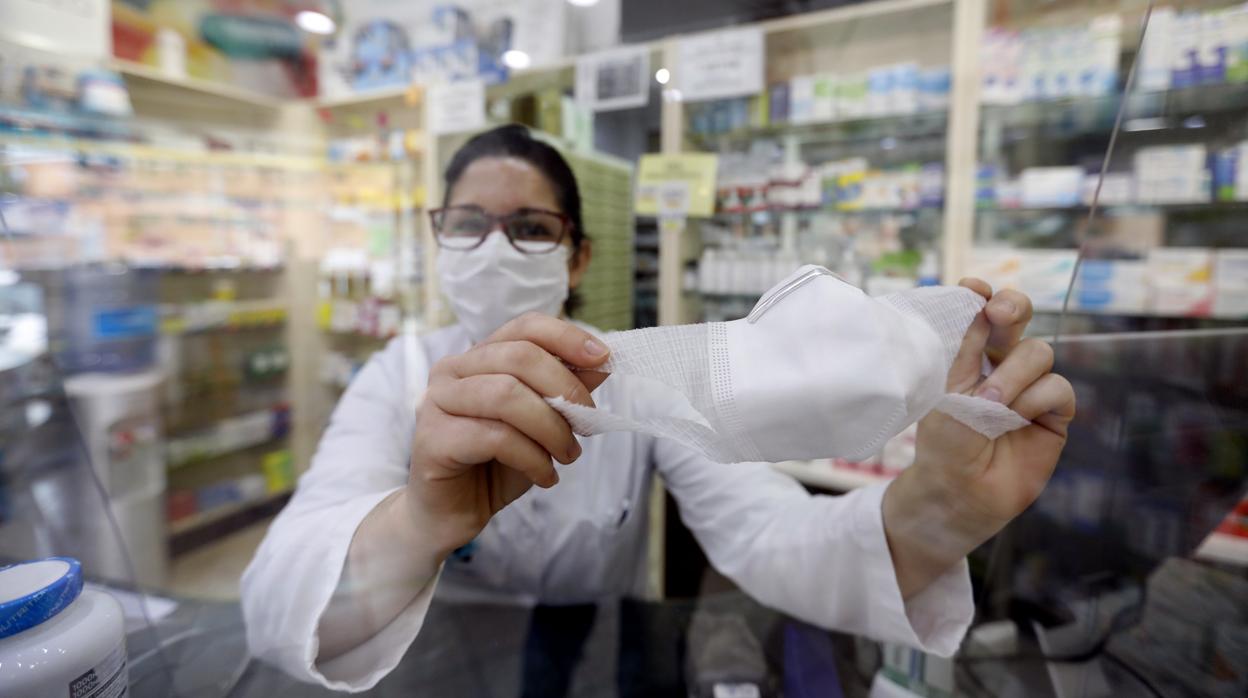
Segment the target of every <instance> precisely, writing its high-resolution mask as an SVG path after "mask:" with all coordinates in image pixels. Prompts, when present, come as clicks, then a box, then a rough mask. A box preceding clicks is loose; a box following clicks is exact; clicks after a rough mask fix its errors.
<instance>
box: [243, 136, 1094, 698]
mask: <svg viewBox="0 0 1248 698" xmlns="http://www.w3.org/2000/svg"><path fill="white" fill-rule="evenodd" d="M446 180H447V200H446V202H445V203H446V206H445V208H443V209H440V210H439V211H436V212H434V214H433V223H434V227H435V230H436V236H437V239H438V244H439V247H440V249H439V259H438V273H439V276H440V279H441V281H442V286H443V290H444V292H445V293H446V294H447V297H448V300H449V302H450V303H451V305H452V306H453V308H454V310H455V312H456V315H457V316H458V319H459V324H457V325H455V326H453V327H450V328H447V329H444V330H441V331H437V332H434V333H432V334H430V335H428V336H425V337H422V338H420V339H416V338H414V337H409V338H400V339H396V340H394V341H393V342H391V343H390V345H389V346H388V347H387V348H386V349H385V350H384V351H382V352H380V353H378V354H377V355H376V356H374V357H373V358H372V359H371V360H370V361H369V362H368V364H367V365H366V366H365V367H364V369H363V370H362V371H361V372H360V374H359V376H358V377H357V378H356V379H355V380H354V381H353V382H352V384H351V386H350V388H349V389H348V390H347V392H346V394H345V395H344V396H343V398H342V401H341V403H340V404H339V405H338V407H337V408H336V410H335V411H334V414H333V418H332V421H331V423H330V426H329V427H328V429H327V431H326V432H325V435H324V437H323V439H322V441H321V444H320V447H319V449H318V451H317V453H316V456H315V458H314V459H313V461H312V465H311V468H310V470H309V471H308V472H307V474H305V475H304V476H303V478H302V479H301V480H300V482H299V487H298V489H297V491H296V493H295V495H294V497H293V499H292V500H291V502H290V504H289V505H288V506H287V507H286V509H285V510H284V511H283V512H282V513H281V515H279V516H278V517H277V519H276V520H275V521H274V523H273V525H272V527H271V528H270V530H269V533H268V536H267V537H266V538H265V540H264V542H263V544H262V545H261V546H260V549H259V550H258V551H257V553H256V556H255V559H254V560H253V561H252V562H251V565H250V566H249V567H248V569H247V571H246V573H245V574H244V576H243V583H242V592H243V610H244V613H245V617H246V621H247V637H248V641H249V643H250V646H251V649H252V651H253V652H254V653H255V654H256V655H257V656H259V657H260V658H262V659H264V660H266V661H269V662H271V663H273V664H276V665H278V666H280V667H282V668H283V669H285V670H286V671H287V672H289V673H290V674H292V675H294V676H296V677H299V678H301V679H304V680H307V681H312V682H318V683H321V684H323V685H326V686H329V687H332V688H336V689H343V690H363V689H366V688H368V687H371V686H372V685H374V684H375V683H376V682H377V681H379V680H380V679H381V678H382V677H383V676H385V675H386V674H387V673H388V672H389V671H390V670H392V669H393V668H394V667H395V665H396V664H397V663H398V662H399V660H400V658H401V657H402V656H403V654H404V652H405V651H406V650H407V648H408V646H409V645H410V644H411V643H412V641H413V640H414V638H415V637H416V636H417V634H419V633H420V632H422V630H421V626H422V622H423V620H424V618H425V614H426V611H427V609H428V608H429V604H430V602H431V601H432V600H433V598H434V597H435V595H437V596H438V597H440V598H441V597H446V598H452V597H455V598H464V599H481V600H511V601H515V602H517V603H525V604H534V603H548V604H565V603H566V604H570V603H579V602H586V601H592V600H594V599H600V598H608V597H612V596H628V595H635V594H638V593H639V592H640V591H641V589H642V579H643V572H644V570H643V568H644V565H643V561H644V542H645V538H646V536H645V529H646V521H647V515H646V507H647V503H648V501H649V498H648V496H647V493H648V492H649V487H650V485H651V481H652V478H654V477H655V476H656V475H657V476H658V477H661V478H662V480H663V483H664V485H665V486H666V487H667V489H668V491H669V492H671V494H672V495H673V497H674V498H675V499H676V502H677V503H678V505H679V508H680V514H681V518H682V519H683V520H684V522H685V524H686V525H687V526H688V527H689V528H690V529H691V530H692V531H693V533H694V535H695V536H696V537H697V539H698V541H699V543H700V544H701V545H702V547H703V548H704V549H705V551H706V554H707V556H708V558H709V559H710V561H711V563H712V564H713V565H714V566H715V568H716V569H718V570H719V571H721V572H722V573H724V574H725V575H727V576H728V577H729V578H731V579H732V580H734V581H735V582H736V583H737V584H738V585H740V587H741V588H742V589H743V590H745V591H746V592H747V593H749V594H751V595H752V596H753V597H755V598H756V599H758V600H759V601H760V602H762V603H764V604H766V605H768V606H772V607H774V608H776V609H779V610H781V611H783V612H785V613H788V614H791V615H793V616H795V617H798V618H802V619H804V620H807V621H809V622H811V623H815V624H818V625H822V626H825V627H828V628H834V629H837V630H841V631H845V632H850V633H858V634H862V635H866V636H870V637H873V638H878V639H882V640H889V641H893V642H899V643H906V644H909V645H912V646H915V647H919V648H922V649H924V650H926V651H928V652H933V653H937V654H941V655H949V654H951V653H953V652H954V651H955V650H956V649H957V647H958V645H959V643H960V641H961V639H962V636H963V634H964V633H965V631H966V629H967V626H968V624H969V623H970V621H971V617H972V612H973V603H972V599H971V587H970V581H969V576H968V572H967V567H966V563H965V559H964V558H965V556H966V554H967V553H968V552H969V551H970V550H972V549H973V548H975V547H976V546H977V545H979V544H981V543H982V542H984V541H985V540H987V539H988V538H989V537H991V536H992V535H993V534H995V533H996V532H997V531H998V530H1000V529H1001V527H1003V526H1004V525H1005V524H1006V523H1007V522H1008V521H1009V520H1010V519H1012V518H1013V517H1014V516H1016V515H1018V514H1019V513H1020V512H1021V511H1022V510H1023V509H1024V508H1026V507H1027V506H1028V505H1029V504H1030V503H1031V502H1032V501H1033V500H1034V499H1035V498H1036V497H1037V496H1038V495H1039V493H1040V491H1041V489H1042V488H1043V487H1044V484H1045V483H1046V482H1047V480H1048V478H1049V476H1050V474H1051V473H1052V470H1053V467H1054V465H1055V464H1056V462H1057V458H1058V455H1059V453H1060V451H1061V449H1062V447H1063V445H1064V443H1065V439H1066V427H1067V425H1068V423H1069V421H1070V419H1071V417H1072V416H1073V414H1074V395H1073V392H1072V391H1071V388H1070V385H1069V383H1067V382H1066V381H1065V380H1064V379H1062V378H1061V377H1060V376H1058V375H1056V374H1053V373H1051V367H1052V350H1051V349H1050V348H1049V347H1048V345H1047V344H1044V343H1043V342H1038V341H1034V340H1024V341H1020V336H1021V334H1022V330H1023V328H1024V327H1025V325H1026V324H1027V322H1028V320H1029V319H1030V316H1031V308H1030V304H1029V303H1028V301H1027V299H1026V298H1025V297H1024V296H1021V295H1020V294H1016V293H1011V292H1003V293H998V294H996V295H995V296H992V297H991V300H990V302H989V304H988V306H987V308H986V310H985V312H984V314H983V315H981V316H980V318H979V319H977V320H976V322H975V323H974V324H973V325H972V327H971V329H970V330H969V331H968V334H967V337H966V340H965V342H964V345H963V351H962V354H961V355H960V356H959V358H958V361H957V362H956V363H955V365H954V367H953V370H952V371H951V373H950V379H949V382H950V389H951V390H953V391H959V392H967V393H972V392H973V393H974V394H977V395H980V396H982V397H987V398H989V399H993V400H998V401H1000V402H1002V403H1005V404H1007V405H1009V406H1010V407H1012V408H1013V409H1014V410H1015V411H1017V412H1019V413H1021V414H1022V415H1023V416H1025V417H1027V418H1029V419H1032V420H1033V421H1034V423H1033V425H1032V426H1030V427H1027V428H1024V429H1021V430H1018V431H1015V432H1011V433H1009V434H1007V435H1005V436H1003V437H1001V438H1000V439H997V440H996V441H995V442H990V441H988V440H986V439H984V438H983V437H981V436H979V435H978V434H976V433H975V432H973V431H971V430H969V429H967V428H965V427H963V426H962V425H961V424H959V423H957V422H955V421H953V420H952V419H950V418H948V417H945V416H944V415H942V414H939V413H933V414H932V415H930V416H929V417H927V418H926V419H924V421H923V422H922V423H921V424H920V427H919V436H918V443H917V458H916V462H915V465H914V466H913V467H911V468H909V469H908V470H906V471H905V472H904V474H903V475H902V476H901V477H899V478H897V479H896V480H895V481H893V482H892V483H890V484H889V485H887V486H884V485H880V486H874V487H867V488H864V489H861V490H858V491H855V492H853V493H851V494H848V495H845V496H841V497H829V496H812V495H810V494H808V493H807V492H806V491H805V490H804V489H802V488H801V487H800V486H799V485H798V484H797V483H795V482H794V481H793V480H791V479H789V478H788V477H787V476H785V475H782V474H779V473H778V472H776V471H774V470H772V469H771V468H770V467H769V466H767V465H764V464H738V465H722V464H718V463H713V462H709V461H708V460H706V459H705V458H704V457H702V456H700V455H698V454H695V453H693V452H691V451H689V450H688V449H686V448H684V447H683V446H681V445H679V444H676V443H674V442H670V441H667V440H662V439H655V438H652V437H649V436H643V435H638V434H634V433H611V434H604V435H600V436H595V437H591V438H584V439H580V440H579V441H578V439H577V438H576V437H575V436H574V435H573V434H572V432H571V430H570V429H569V427H568V424H567V422H566V421H565V420H564V419H563V418H562V417H561V416H559V414H558V413H556V412H555V411H554V410H553V409H551V408H550V407H549V405H547V403H546V402H545V401H544V400H543V399H542V397H543V396H559V395H562V396H565V397H567V398H568V399H570V400H572V401H575V402H579V403H582V404H586V405H591V404H597V405H599V406H603V407H607V408H609V409H610V411H612V412H614V413H616V414H622V415H633V416H638V417H640V416H645V415H646V413H647V412H648V411H656V410H661V407H656V405H655V404H654V398H653V396H649V395H646V394H644V393H642V392H639V389H637V388H631V389H630V386H629V385H627V384H620V385H615V384H614V383H613V382H612V381H610V380H606V382H605V383H603V380H604V379H605V378H606V376H604V375H603V374H601V373H594V372H592V369H593V368H594V367H596V366H599V365H601V364H602V363H603V362H604V361H605V360H606V358H607V357H606V349H605V347H604V346H603V344H602V343H601V342H599V341H597V340H596V339H595V335H594V331H593V330H592V328H588V327H585V326H581V325H575V324H572V323H570V322H567V321H564V320H561V319H558V317H556V316H559V315H560V313H561V310H562V308H563V306H564V305H565V299H567V298H568V296H569V289H575V287H576V286H577V285H578V284H579V282H580V279H581V277H582V274H583V273H584V271H585V268H586V266H587V265H588V264H589V259H590V246H589V242H588V239H587V238H586V237H585V234H584V231H583V230H582V228H581V222H580V219H581V204H580V197H579V194H578V189H577V184H576V181H575V179H574V177H573V175H572V173H571V171H570V170H569V168H568V166H567V164H566V163H565V162H564V160H563V159H562V157H560V156H559V154H558V153H557V152H556V151H555V150H553V149H552V148H550V147H549V146H547V145H545V144H542V143H541V142H539V141H536V140H533V139H532V138H531V137H530V136H529V135H528V133H527V131H525V130H524V129H523V128H521V127H514V126H513V127H503V128H501V129H496V130H494V131H491V132H488V133H486V134H483V135H480V136H477V137H476V138H474V139H473V140H471V141H470V142H469V143H468V144H467V145H465V146H464V148H463V149H461V151H460V152H459V153H457V154H456V156H455V158H454V159H453V161H452V162H451V164H450V166H449V167H448V169H447V173H446ZM966 285H969V286H971V287H972V288H974V289H975V290H977V291H979V292H981V293H982V294H983V295H985V296H991V291H990V290H989V289H988V288H987V287H986V285H985V284H983V283H982V282H967V284H966ZM526 311H528V312H526ZM985 350H986V351H987V353H988V355H989V356H990V357H991V358H993V359H994V361H995V363H996V367H995V369H994V370H993V371H992V373H991V374H990V375H989V376H988V377H987V378H982V377H981V375H980V365H981V357H982V355H983V353H984V351H985ZM600 383H601V386H600V387H599V384H600ZM534 485H536V487H534ZM455 551H461V552H460V553H459V554H453V553H454V552H455ZM464 551H470V554H464Z"/></svg>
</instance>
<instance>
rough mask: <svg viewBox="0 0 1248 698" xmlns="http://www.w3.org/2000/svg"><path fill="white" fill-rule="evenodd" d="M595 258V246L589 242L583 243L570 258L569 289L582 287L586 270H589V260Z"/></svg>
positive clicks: (583, 241) (584, 241)
mask: <svg viewBox="0 0 1248 698" xmlns="http://www.w3.org/2000/svg"><path fill="white" fill-rule="evenodd" d="M593 256H594V246H593V244H592V243H591V242H590V241H589V240H582V241H581V248H580V249H579V250H577V251H576V252H574V253H573V254H572V256H571V257H570V258H568V288H576V287H577V286H580V285H581V279H582V278H583V277H584V276H585V270H587V269H589V260H590V258H592V257H593Z"/></svg>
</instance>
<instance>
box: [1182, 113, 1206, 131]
mask: <svg viewBox="0 0 1248 698" xmlns="http://www.w3.org/2000/svg"><path fill="white" fill-rule="evenodd" d="M1204 127H1205V117H1203V116H1201V115H1200V114H1197V115H1195V116H1189V117H1187V118H1186V119H1184V120H1183V128H1204Z"/></svg>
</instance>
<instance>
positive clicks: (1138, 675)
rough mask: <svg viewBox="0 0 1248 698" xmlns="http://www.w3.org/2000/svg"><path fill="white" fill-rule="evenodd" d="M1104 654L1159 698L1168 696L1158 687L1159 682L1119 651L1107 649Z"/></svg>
mask: <svg viewBox="0 0 1248 698" xmlns="http://www.w3.org/2000/svg"><path fill="white" fill-rule="evenodd" d="M1104 656H1105V658H1106V659H1108V660H1109V661H1111V662H1113V663H1114V664H1116V665H1117V666H1118V668H1120V669H1122V670H1123V671H1125V672H1127V673H1128V674H1130V675H1131V676H1132V678H1134V679H1135V680H1136V681H1139V682H1140V683H1141V684H1142V685H1143V686H1144V688H1146V689H1148V692H1149V693H1151V694H1153V695H1154V696H1156V697H1157V698H1167V696H1166V694H1165V693H1163V692H1162V691H1161V689H1160V688H1158V687H1157V684H1155V683H1153V682H1152V680H1150V679H1149V678H1148V677H1147V676H1145V675H1144V672H1142V671H1140V670H1139V669H1136V668H1135V667H1133V666H1131V663H1130V662H1128V661H1127V660H1125V659H1123V658H1122V657H1120V656H1118V653H1116V652H1112V651H1110V650H1105V653H1104Z"/></svg>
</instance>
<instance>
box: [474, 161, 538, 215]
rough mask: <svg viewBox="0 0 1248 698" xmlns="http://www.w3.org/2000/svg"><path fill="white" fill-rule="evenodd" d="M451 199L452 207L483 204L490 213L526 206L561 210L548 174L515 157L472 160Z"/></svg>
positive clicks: (504, 211) (482, 206)
mask: <svg viewBox="0 0 1248 698" xmlns="http://www.w3.org/2000/svg"><path fill="white" fill-rule="evenodd" d="M449 202H450V204H451V205H452V206H462V205H467V204H472V205H475V206H480V207H481V208H484V209H485V210H487V211H490V212H491V213H507V212H509V211H514V210H515V209H518V208H524V207H530V208H546V209H551V210H555V211H558V210H560V209H561V207H560V206H559V199H558V197H556V196H555V191H554V187H552V186H551V183H550V180H549V179H548V178H547V177H546V175H544V174H542V171H541V170H539V169H538V168H537V167H535V166H534V165H533V164H532V163H529V162H527V161H525V160H521V159H520V158H513V157H486V158H480V159H478V160H475V161H473V163H472V164H470V165H468V167H466V168H464V173H463V174H462V175H460V177H459V180H458V181H457V182H455V185H454V188H452V190H451V197H450V200H449Z"/></svg>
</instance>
